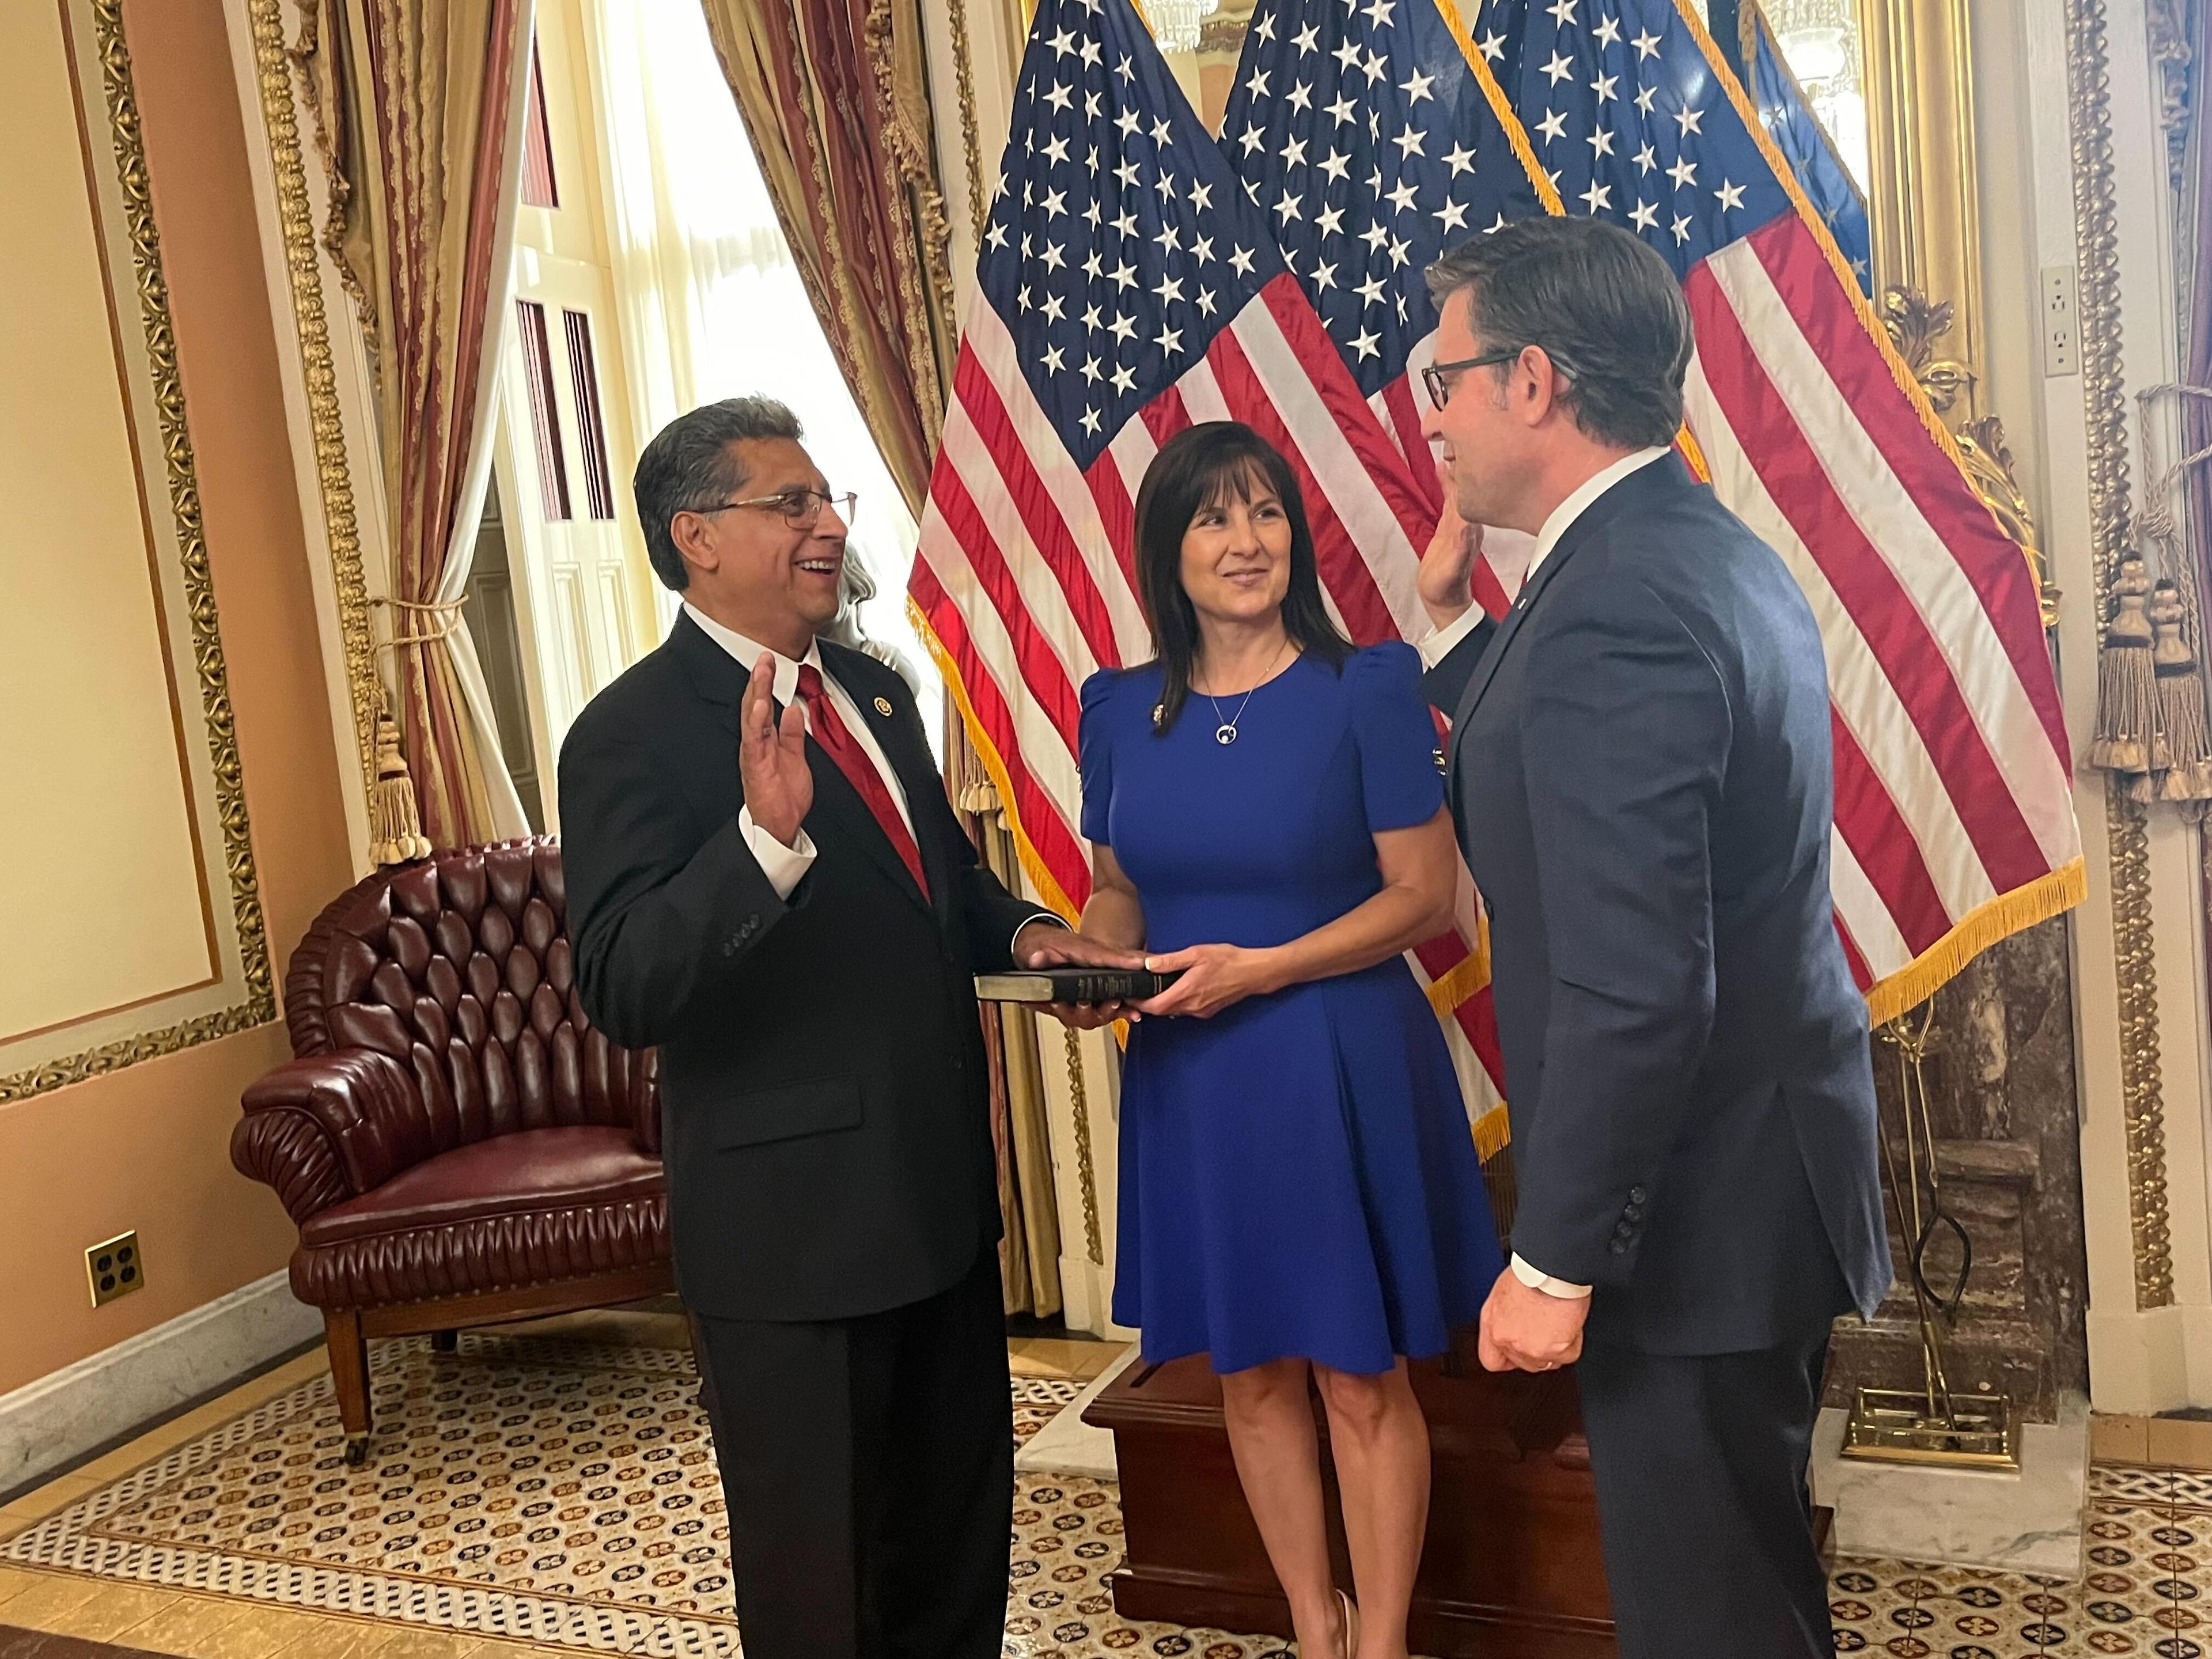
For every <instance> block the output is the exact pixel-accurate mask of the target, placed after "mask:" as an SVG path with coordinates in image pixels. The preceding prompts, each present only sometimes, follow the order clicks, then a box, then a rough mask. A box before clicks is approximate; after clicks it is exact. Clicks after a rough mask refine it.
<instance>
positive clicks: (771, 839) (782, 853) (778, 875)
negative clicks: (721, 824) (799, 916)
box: [738, 806, 815, 899]
mask: <svg viewBox="0 0 2212 1659" xmlns="http://www.w3.org/2000/svg"><path fill="white" fill-rule="evenodd" d="M738 834H739V835H741V836H744V838H745V846H746V847H747V848H750V851H751V853H752V855H753V859H754V861H755V862H757V864H758V865H759V866H760V867H761V874H763V875H764V876H766V877H767V878H768V884H769V886H771V887H773V888H775V896H777V897H778V898H780V899H787V898H789V897H790V896H791V893H792V890H793V888H795V887H797V886H798V885H799V881H800V880H801V878H804V877H805V874H806V872H808V871H809V870H811V869H812V868H813V867H814V856H815V848H814V838H813V837H812V836H809V835H808V834H807V833H806V831H805V828H804V827H802V828H801V829H799V841H798V842H797V844H796V845H794V846H791V847H786V846H785V845H784V844H783V843H782V842H780V841H778V840H777V839H776V838H775V836H771V835H770V834H769V832H768V831H767V830H765V829H762V828H761V827H760V825H758V824H757V823H754V822H753V809H752V808H751V807H750V806H740V807H739V808H738Z"/></svg>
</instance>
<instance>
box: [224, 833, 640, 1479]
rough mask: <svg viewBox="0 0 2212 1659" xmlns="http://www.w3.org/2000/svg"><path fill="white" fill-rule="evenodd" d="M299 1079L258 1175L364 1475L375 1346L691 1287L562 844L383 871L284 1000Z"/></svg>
mask: <svg viewBox="0 0 2212 1659" xmlns="http://www.w3.org/2000/svg"><path fill="white" fill-rule="evenodd" d="M284 1019H285V1024H287V1026H288V1027H289V1029H290V1032H291V1038H292V1051H293V1053H294V1054H295V1056H296V1058H295V1059H294V1060H290V1061H289V1062H288V1063H286V1064H285V1065H283V1066H278V1067H277V1068H276V1070H275V1071H273V1072H270V1073H269V1074H268V1075H267V1076H265V1077H264V1078H262V1079H260V1080H259V1081H258V1082H257V1083H255V1084H254V1085H252V1087H251V1088H249V1089H248V1090H247V1091H246V1096H245V1100H244V1106H245V1115H244V1116H243V1117H242V1118H241V1119H240V1121H239V1123H238V1125H237V1127H236V1128H235V1129H234V1131H233V1132H232V1134H231V1140H230V1155H231V1161H232V1163H234V1164H236V1165H237V1166H238V1168H239V1170H240V1171H241V1172H243V1173H244V1174H246V1175H248V1176H252V1178H253V1179H255V1180H257V1181H261V1182H266V1183H267V1184H268V1185H270V1187H273V1188H276V1194H277V1196H278V1197H279V1198H280V1199H281V1200H283V1205H284V1207H285V1209H286V1211H287V1212H289V1214H290V1215H291V1217H292V1219H293V1220H294V1221H295V1222H297V1223H298V1224H299V1227H300V1248H299V1249H297V1250H296V1251H295V1252H294V1253H293V1256H292V1269H291V1277H292V1289H293V1291H294V1293H295V1295H297V1296H298V1297H300V1298H301V1300H302V1301H304V1302H307V1303H308V1304H311V1305H312V1306H314V1307H318V1308H320V1309H321V1310H323V1318H324V1323H325V1335H326V1338H327V1340H328V1343H329V1347H330V1354H331V1376H332V1377H333V1379H334V1381H335V1383H336V1386H337V1396H338V1403H339V1407H340V1413H341V1415H342V1416H343V1419H344V1422H345V1428H346V1437H347V1445H346V1449H347V1456H348V1459H349V1461H351V1462H360V1461H361V1460H362V1457H363V1456H365V1455H366V1454H367V1449H368V1434H369V1427H370V1412H369V1391H368V1347H367V1340H368V1338H369V1337H371V1336H390V1335H400V1334H408V1333H412V1332H422V1331H428V1332H432V1333H434V1334H435V1335H434V1340H435V1342H436V1344H437V1345H438V1346H441V1347H444V1348H450V1347H451V1346H453V1332H454V1330H455V1328H457V1327H459V1326H461V1325H466V1324H483V1323H489V1322H495V1321H498V1320H504V1319H520V1318H528V1317H534V1316H539V1315H544V1314H552V1313H561V1312H566V1311H568V1310H573V1309H577V1308H586V1307H595V1306H601V1305H604V1304H608V1303H613V1302H623V1301H629V1300H632V1299H635V1298H636V1297H644V1296H651V1295H655V1294H658V1293H659V1292H662V1291H666V1290H668V1289H669V1288H670V1287H671V1276H670V1271H669V1245H668V1205H667V1197H666V1191H665V1184H664V1182H663V1179H662V1174H661V1167H660V1092H659V1086H658V1085H657V1083H656V1081H655V1073H656V1065H655V1055H654V1054H653V1051H652V1050H649V1049H648V1050H645V1051H642V1052H634V1051H632V1050H629V1049H627V1048H618V1047H617V1046H616V1045H615V1044H613V1043H611V1042H608V1041H607V1040H606V1038H605V1037H604V1036H601V1035H600V1034H599V1032H597V1031H595V1030H592V1025H591V1022H590V1021H589V1020H587V1019H586V1018H585V1017H584V1011H583V1007H582V1005H581V1004H580V1002H579V1000H578V999H577V995H576V988H575V975H574V968H573V965H572V963H571V958H570V955H569V948H568V934H567V931H566V922H565V905H564V896H563V892H562V882H561V848H560V846H559V844H558V843H557V842H554V841H553V840H551V839H550V838H543V837H540V838H532V839H530V840H525V841H515V842H501V843H499V844H496V845H494V846H489V847H481V848H462V849H459V850H457V851H453V852H447V853H440V854H435V855H434V856H432V857H431V858H428V859H426V860H421V861H419V862H417V863H415V864H410V865H406V866H402V867H400V868H398V869H396V870H386V871H380V872H377V873H376V874H374V875H372V876H370V877H369V878H367V879H366V880H364V881H362V882H361V883H360V884H357V885H356V886H355V887H354V888H353V889H352V890H349V892H347V893H345V894H343V896H340V897H339V898H338V899H337V901H336V902H334V903H332V904H331V906H330V907H329V908H327V909H325V911H324V912H323V914H322V915H320V916H319V917H318V918H317V919H316V921H315V923H314V926H313V927H310V928H309V929H308V930H307V938H306V939H304V940H302V941H301V945H300V948H299V950H298V951H297V952H295V955H294V956H293V957H292V962H291V965H290V967H289V969H288V970H287V972H286V975H285V979H284Z"/></svg>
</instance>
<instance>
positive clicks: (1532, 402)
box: [1514, 346, 1565, 427]
mask: <svg viewBox="0 0 2212 1659" xmlns="http://www.w3.org/2000/svg"><path fill="white" fill-rule="evenodd" d="M1529 353H1534V356H1530V355H1529ZM1514 375H1515V379H1516V381H1518V382H1520V384H1521V385H1522V386H1526V388H1527V402H1526V403H1525V404H1523V406H1522V419H1523V420H1524V421H1526V422H1527V423H1528V425H1530V426H1532V427H1533V426H1541V425H1542V424H1543V422H1544V420H1545V417H1546V416H1548V415H1550V414H1551V413H1552V412H1553V410H1557V409H1558V408H1559V404H1560V393H1561V392H1563V391H1564V390H1565V376H1563V375H1562V374H1560V373H1559V365H1558V364H1556V363H1554V362H1553V361H1552V359H1551V356H1550V354H1549V353H1547V352H1546V351H1545V350H1544V349H1543V348H1542V347H1541V346H1531V347H1529V348H1528V352H1524V353H1522V357H1521V361H1520V362H1518V363H1516V364H1515V365H1514ZM1523 376H1525V377H1526V380H1522V377H1523Z"/></svg>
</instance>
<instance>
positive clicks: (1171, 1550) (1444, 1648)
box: [1084, 1333, 1827, 1659]
mask: <svg viewBox="0 0 2212 1659" xmlns="http://www.w3.org/2000/svg"><path fill="white" fill-rule="evenodd" d="M1412 1370H1413V1392H1414V1394H1415V1395H1416V1396H1417V1397H1418V1398H1419V1401H1420V1402H1421V1409H1422V1410H1423V1411H1424V1412H1425V1413H1426V1414H1427V1416H1428V1419H1429V1437H1430V1441H1431V1448H1432V1455H1433V1459H1434V1474H1433V1478H1432V1482H1431V1496H1430V1503H1429V1531H1428V1543H1427V1547H1426V1548H1425V1551H1424V1553H1423V1554H1422V1558H1421V1568H1420V1574H1419V1578H1418V1580H1417V1581H1416V1583H1415V1586H1414V1591H1413V1618H1412V1620H1411V1624H1410V1629H1409V1632H1408V1633H1409V1635H1410V1638H1411V1644H1412V1647H1413V1651H1414V1652H1416V1653H1421V1654H1431V1655H1435V1656H1437V1659H1613V1655H1615V1654H1616V1653H1617V1651H1618V1650H1617V1648H1616V1646H1615V1644H1614V1642H1613V1610H1612V1604H1611V1602H1610V1601H1609V1600H1608V1598H1607V1593H1606V1582H1605V1563H1604V1559H1603V1558H1602V1556H1601V1553H1600V1547H1599V1542H1598V1527H1597V1498H1596V1492H1595V1488H1594V1487H1593V1486H1592V1484H1591V1480H1590V1473H1589V1445H1588V1443H1586V1442H1585V1441H1584V1439H1583V1434H1582V1408H1581V1403H1580V1401H1579V1399H1578V1397H1577V1394H1576V1391H1575V1380H1574V1370H1573V1368H1572V1367H1569V1368H1567V1369H1566V1370H1559V1371H1555V1372H1551V1373H1548V1374H1546V1375H1543V1376H1534V1375H1529V1374H1527V1373H1522V1372H1510V1373H1506V1374H1504V1375H1492V1373H1490V1372H1487V1371H1485V1370H1483V1369H1482V1368H1481V1367H1480V1364H1477V1363H1476V1362H1475V1358H1474V1337H1473V1334H1472V1333H1469V1334H1468V1336H1467V1337H1466V1338H1465V1339H1464V1340H1463V1341H1462V1344H1461V1345H1460V1346H1459V1347H1458V1348H1457V1349H1455V1352H1453V1353H1452V1354H1450V1355H1449V1356H1446V1357H1445V1358H1442V1359H1438V1360H1424V1361H1420V1362H1418V1363H1416V1364H1414V1365H1413V1368H1412ZM1314 1416H1315V1420H1316V1425H1318V1428H1319V1431H1320V1435H1321V1443H1322V1446H1323V1447H1324V1448H1326V1447H1327V1446H1328V1419H1327V1417H1326V1415H1325V1413H1323V1412H1322V1407H1321V1402H1320V1401H1319V1399H1318V1398H1316V1400H1315V1401H1314ZM1084 1420H1085V1422H1087V1423H1090V1424H1092V1425H1095V1426H1097V1427H1099V1428H1103V1429H1109V1430H1111V1431H1113V1435H1114V1450H1115V1457H1116V1459H1117V1460H1118V1462H1119V1463H1120V1467H1121V1516H1122V1524H1123V1526H1124V1527H1125V1528H1126V1529H1127V1537H1126V1540H1125V1541H1126V1543H1127V1560H1126V1561H1125V1563H1124V1564H1123V1565H1122V1568H1121V1571H1119V1572H1117V1573H1115V1575H1114V1577H1112V1579H1111V1581H1110V1583H1111V1584H1112V1587H1113V1592H1114V1606H1115V1610H1116V1611H1117V1612H1119V1613H1121V1616H1122V1617H1123V1618H1125V1619H1149V1620H1162V1621H1164V1622H1166V1623H1170V1624H1180V1625H1210V1626H1217V1627H1218V1628H1221V1629H1224V1630H1231V1631H1249V1632H1254V1633H1266V1634H1273V1635H1276V1636H1283V1637H1287V1636H1289V1635H1290V1634H1291V1615H1290V1607H1289V1606H1288V1604H1287V1603H1286V1602H1285V1601H1284V1600H1283V1595H1282V1591H1281V1589H1280V1588H1279V1586H1278V1585H1277V1583H1276V1582H1275V1575H1274V1570H1273V1568H1272V1567H1270V1566H1269V1565H1268V1564H1267V1551H1266V1549H1265V1548H1264V1547H1262V1545H1261V1541H1260V1534H1259V1529H1258V1528H1256V1527H1255V1526H1254V1524H1253V1522H1252V1514H1251V1511H1250V1510H1249V1509H1247V1508H1246V1507H1245V1504H1244V1493H1243V1488H1242V1487H1241V1486H1239V1485H1238V1484H1237V1468H1236V1464H1235V1462H1234V1461H1233V1460H1232V1458H1231V1455H1230V1450H1229V1437H1228V1433H1227V1431H1226V1429H1225V1427H1224V1425H1223V1422H1222V1415H1221V1389H1220V1385H1219V1384H1218V1383H1217V1382H1216V1380H1215V1378H1214V1376H1213V1373H1212V1370H1210V1369H1209V1368H1208V1367H1207V1364H1206V1360H1205V1358H1203V1357H1202V1356H1199V1357H1194V1358H1187V1359H1178V1360H1175V1361H1172V1362H1170V1364H1165V1365H1159V1366H1146V1365H1142V1364H1139V1365H1133V1366H1131V1367H1130V1368H1129V1369H1128V1370H1126V1371H1124V1372H1122V1373H1121V1376H1118V1377H1116V1378H1115V1380H1114V1382H1113V1383H1111V1384H1110V1385H1109V1386H1108V1387H1107V1389H1105V1390H1104V1391H1103V1393H1102V1394H1100V1395H1099V1396H1098V1398H1097V1401H1094V1402H1093V1403H1092V1405H1091V1407H1090V1409H1089V1410H1087V1411H1085V1413H1084ZM1322 1480H1323V1485H1324V1486H1325V1488H1326V1501H1327V1503H1328V1523H1329V1551H1330V1554H1331V1556H1332V1558H1333V1559H1334V1563H1335V1571H1336V1581H1337V1583H1339V1584H1340V1585H1342V1586H1343V1587H1345V1588H1346V1589H1350V1588H1351V1587H1352V1567H1351V1561H1350V1558H1349V1557H1348V1556H1347V1555H1346V1551H1345V1546H1344V1527H1343V1521H1342V1518H1341V1516H1340V1513H1339V1510H1338V1501H1337V1492H1336V1483H1335V1477H1334V1470H1333V1468H1332V1466H1331V1463H1330V1461H1329V1459H1328V1457H1327V1456H1326V1455H1324V1456H1323V1458H1322ZM1815 1519H1816V1521H1817V1522H1820V1523H1821V1524H1820V1527H1819V1528H1818V1530H1819V1533H1820V1536H1821V1537H1822V1540H1823V1542H1824V1544H1825V1541H1826V1531H1827V1528H1826V1524H1825V1522H1826V1514H1825V1512H1822V1513H1820V1514H1819V1515H1816V1517H1815Z"/></svg>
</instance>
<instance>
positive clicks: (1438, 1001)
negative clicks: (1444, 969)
mask: <svg viewBox="0 0 2212 1659" xmlns="http://www.w3.org/2000/svg"><path fill="white" fill-rule="evenodd" d="M1489 984H1490V952H1489V951H1486V950H1485V949H1483V948H1482V946H1480V945H1476V946H1475V948H1474V950H1472V951H1468V953H1467V954H1466V955H1465V956H1463V957H1461V958H1460V959H1459V962H1458V963H1457V964H1456V965H1455V966H1454V967H1453V968H1452V969H1450V970H1449V972H1448V973H1446V974H1444V975H1443V976H1442V977H1441V978H1437V979H1432V980H1431V981H1429V1006H1430V1007H1431V1008H1433V1009H1435V1010H1436V1011H1437V1018H1438V1019H1449V1018H1451V1015H1452V1012H1453V1011H1454V1010H1455V1009H1456V1008H1457V1007H1458V1006H1460V1004H1462V1002H1465V1001H1466V1000H1468V998H1469V997H1471V996H1473V995H1474V994H1476V993H1477V992H1478V991H1480V990H1483V989H1485V988H1486V987H1488V985H1489Z"/></svg>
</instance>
